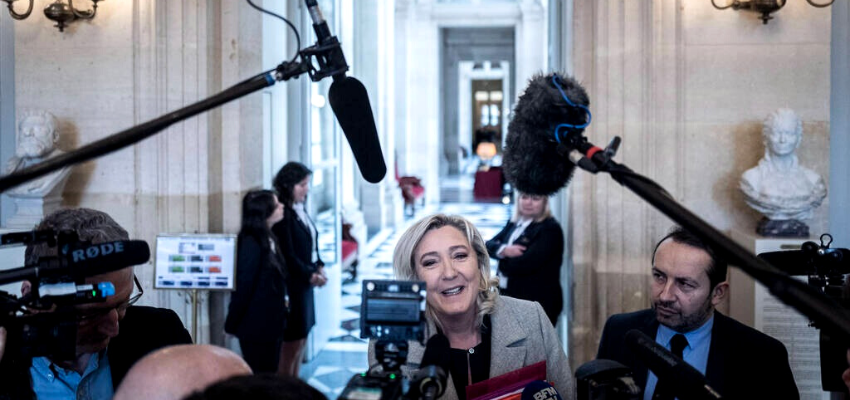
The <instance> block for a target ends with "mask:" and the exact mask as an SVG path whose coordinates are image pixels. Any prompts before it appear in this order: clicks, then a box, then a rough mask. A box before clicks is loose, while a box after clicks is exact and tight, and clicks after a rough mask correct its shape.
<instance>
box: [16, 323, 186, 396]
mask: <svg viewBox="0 0 850 400" xmlns="http://www.w3.org/2000/svg"><path fill="white" fill-rule="evenodd" d="M118 328H119V329H118V336H116V337H114V338H112V340H110V341H109V348H108V349H107V350H106V354H107V357H109V368H110V370H111V372H112V386H113V387H114V388H115V389H118V385H120V384H121V381H122V380H123V379H124V376H125V375H127V371H128V370H129V369H130V367H132V366H133V364H135V362H136V361H138V360H139V359H140V358H142V357H144V356H146V355H147V354H148V353H150V352H152V351H154V350H157V349H160V348H162V347H166V346H171V345H176V344H191V343H192V337H191V336H189V332H188V331H187V330H186V328H184V327H183V323H182V322H180V318H178V317H177V314H175V313H174V311H171V310H168V309H164V308H153V307H143V306H132V307H130V308H128V309H127V314H125V315H124V319H122V320H121V322H120V323H119V324H118ZM7 353H8V351H7ZM7 358H8V357H5V356H4V359H3V364H6V363H7V362H8V361H10V360H7ZM30 366H31V360H28V361H22V360H16V361H15V362H14V363H13V365H12V366H9V365H8V364H7V366H6V367H4V368H0V370H2V371H3V373H2V374H0V399H34V398H35V394H34V393H33V391H32V380H31V378H30V375H29V368H30Z"/></svg>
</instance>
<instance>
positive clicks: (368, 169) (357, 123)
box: [305, 0, 387, 183]
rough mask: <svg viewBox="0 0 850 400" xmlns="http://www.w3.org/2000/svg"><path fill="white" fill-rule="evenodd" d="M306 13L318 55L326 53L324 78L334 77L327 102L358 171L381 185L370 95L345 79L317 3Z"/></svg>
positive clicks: (309, 5) (381, 169)
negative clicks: (311, 23)
mask: <svg viewBox="0 0 850 400" xmlns="http://www.w3.org/2000/svg"><path fill="white" fill-rule="evenodd" d="M305 2H306V4H307V10H308V12H309V13H310V18H311V19H312V20H313V31H314V32H316V40H317V41H318V42H319V44H318V48H317V50H318V51H321V52H323V54H322V57H320V58H318V61H319V64H320V65H319V67H320V68H321V69H322V71H321V72H322V75H325V76H327V75H332V76H333V83H331V88H330V90H329V91H328V101H329V102H330V103H331V109H333V112H334V115H335V116H336V119H337V121H339V125H340V126H341V127H342V131H343V133H345V138H346V139H347V140H348V144H349V146H351V152H352V153H354V159H355V160H356V161H357V167H358V168H360V173H362V174H363V177H364V178H365V179H366V180H367V181H369V182H371V183H378V182H380V181H381V179H384V176H385V175H386V174H387V165H386V164H385V163H384V153H383V152H382V151H381V143H380V142H379V141H378V129H377V128H376V127H375V118H374V116H373V115H372V107H371V105H370V104H369V94H368V93H366V87H364V86H363V84H362V83H360V81H358V80H357V79H355V78H352V77H350V76H346V75H345V71H348V64H347V63H346V62H345V55H344V54H343V53H342V47H340V45H339V40H337V38H336V36H333V35H331V32H330V28H328V23H327V21H325V18H324V17H323V16H322V11H321V10H320V9H319V4H318V3H317V2H316V0H306V1H305Z"/></svg>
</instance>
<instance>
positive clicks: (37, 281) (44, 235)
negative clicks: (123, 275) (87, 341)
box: [0, 230, 114, 359]
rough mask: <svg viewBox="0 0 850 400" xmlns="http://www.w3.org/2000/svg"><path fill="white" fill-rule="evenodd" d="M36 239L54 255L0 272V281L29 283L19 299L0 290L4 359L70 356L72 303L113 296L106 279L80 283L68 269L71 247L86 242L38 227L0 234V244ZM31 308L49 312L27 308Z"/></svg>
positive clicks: (70, 233) (74, 332) (73, 330)
mask: <svg viewBox="0 0 850 400" xmlns="http://www.w3.org/2000/svg"><path fill="white" fill-rule="evenodd" d="M36 243H45V244H46V245H47V246H49V247H55V248H56V249H57V251H56V253H57V254H59V255H58V256H55V257H42V258H41V259H40V260H39V262H38V263H37V264H36V265H31V266H25V267H21V268H17V269H14V270H7V271H3V273H2V274H0V275H2V276H0V283H2V284H6V283H14V282H19V281H29V282H30V284H31V285H30V291H29V294H27V295H25V296H22V297H21V298H18V297H16V296H14V295H12V294H9V293H7V292H3V291H0V326H2V327H5V328H6V331H7V332H8V337H7V341H6V352H5V353H6V354H5V355H4V359H16V358H20V359H27V358H32V357H41V356H46V357H54V358H58V359H71V358H73V357H74V356H75V353H76V338H77V315H76V312H75V310H74V305H76V304H83V303H90V302H98V301H101V302H102V301H105V299H106V296H109V295H112V294H114V287H113V286H112V284H111V283H108V284H107V285H106V286H100V287H92V285H88V286H85V285H80V284H82V283H83V280H84V276H83V275H82V274H81V273H80V272H79V271H77V270H76V269H75V268H74V262H75V261H78V260H74V258H73V257H75V255H74V254H73V252H72V250H74V249H81V248H84V247H85V246H86V245H87V242H81V241H80V240H79V237H78V236H77V234H76V233H75V232H73V231H60V232H56V231H53V230H42V231H29V232H15V233H9V234H5V235H2V236H0V244H2V245H13V244H20V245H31V244H36ZM76 257H78V258H79V254H77V255H76ZM34 277H37V278H34ZM84 287H86V289H85V290H84V289H83V288H84ZM102 289H104V290H102ZM35 310H39V311H50V312H45V313H34V312H32V311H35Z"/></svg>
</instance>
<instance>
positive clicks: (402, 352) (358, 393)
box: [339, 280, 448, 400]
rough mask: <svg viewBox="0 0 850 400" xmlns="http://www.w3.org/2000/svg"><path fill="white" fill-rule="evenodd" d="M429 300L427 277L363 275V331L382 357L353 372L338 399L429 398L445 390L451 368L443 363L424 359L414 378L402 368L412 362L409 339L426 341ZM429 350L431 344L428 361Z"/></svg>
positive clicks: (361, 314)
mask: <svg viewBox="0 0 850 400" xmlns="http://www.w3.org/2000/svg"><path fill="white" fill-rule="evenodd" d="M424 300H425V282H418V281H392V280H364V281H363V300H362V302H361V304H360V337H361V338H364V339H375V340H376V342H375V354H376V358H377V360H378V363H377V364H375V365H372V366H370V367H369V370H368V371H366V372H363V373H360V374H357V375H355V376H354V377H352V378H351V380H349V382H348V385H346V386H345V389H344V390H343V391H342V394H341V395H340V397H339V399H344V400H353V399H371V400H395V399H420V398H423V399H428V398H436V397H437V396H439V395H440V394H442V391H443V390H444V387H445V381H446V374H445V371H443V370H442V369H441V368H439V367H437V366H434V365H423V366H422V368H421V369H420V370H419V372H418V373H417V374H416V376H414V377H413V378H412V379H407V378H406V377H404V376H403V374H402V371H401V366H402V365H404V364H405V363H406V362H407V352H408V341H418V342H419V343H421V344H423V345H424V344H425V343H424V339H425V329H426V323H425V311H424V310H425V301H424ZM428 344H429V345H430V344H431V341H429V342H428ZM446 347H448V345H447V344H446ZM427 353H428V350H427V348H426V357H423V364H425V362H426V358H428V357H427V355H428V354H427ZM379 367H380V368H379Z"/></svg>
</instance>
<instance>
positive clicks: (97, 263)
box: [0, 240, 151, 284]
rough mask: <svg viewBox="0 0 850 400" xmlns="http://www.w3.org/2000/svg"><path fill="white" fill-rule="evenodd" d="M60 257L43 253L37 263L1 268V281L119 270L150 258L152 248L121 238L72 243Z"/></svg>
mask: <svg viewBox="0 0 850 400" xmlns="http://www.w3.org/2000/svg"><path fill="white" fill-rule="evenodd" d="M62 253H63V255H62V256H60V257H43V258H42V260H40V261H39V262H38V264H37V265H32V266H25V267H21V268H14V269H10V270H6V271H2V272H0V284H6V283H11V282H19V281H23V280H33V279H43V278H50V277H56V276H65V275H69V276H71V277H73V278H74V279H79V278H86V277H89V276H94V275H100V274H105V273H108V272H112V271H118V270H121V269H124V268H127V267H129V266H133V265H138V264H142V263H145V262H147V261H148V260H149V259H150V258H151V250H150V247H148V243H147V242H145V241H144V240H117V241H113V242H105V243H99V244H92V245H88V246H82V247H70V248H68V249H67V250H63V251H62Z"/></svg>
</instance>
